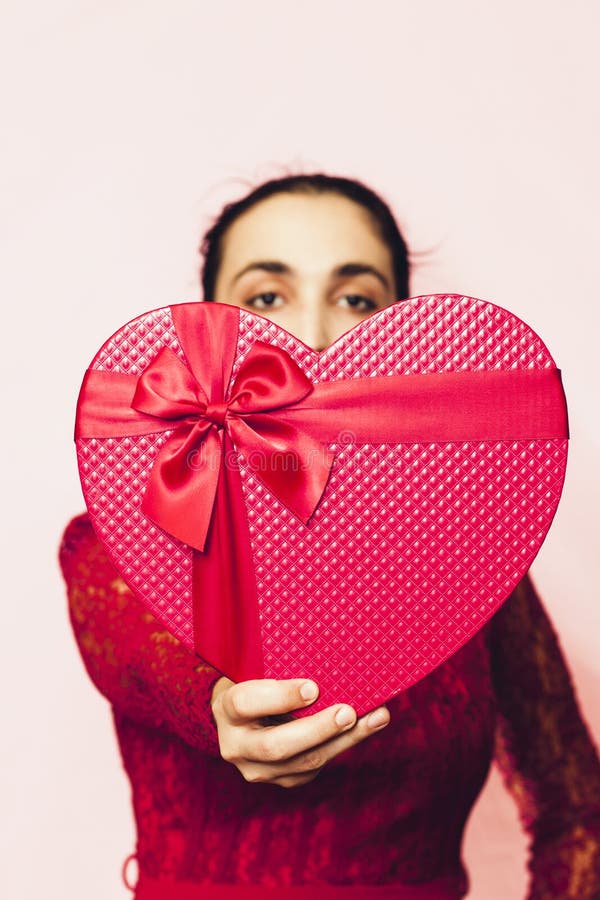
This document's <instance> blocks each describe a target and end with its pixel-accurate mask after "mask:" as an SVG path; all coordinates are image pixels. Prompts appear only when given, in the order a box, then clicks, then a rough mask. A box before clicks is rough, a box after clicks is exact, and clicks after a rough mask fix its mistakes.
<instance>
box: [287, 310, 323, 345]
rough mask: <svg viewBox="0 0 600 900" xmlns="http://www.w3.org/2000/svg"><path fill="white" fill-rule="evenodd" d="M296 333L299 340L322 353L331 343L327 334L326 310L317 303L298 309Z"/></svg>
mask: <svg viewBox="0 0 600 900" xmlns="http://www.w3.org/2000/svg"><path fill="white" fill-rule="evenodd" d="M294 334H295V335H296V337H297V338H299V340H301V341H302V342H303V343H304V344H306V345H307V346H308V347H310V348H311V349H312V350H315V351H316V352H317V353H320V352H321V350H324V349H325V348H326V347H327V346H329V344H330V343H331V342H330V340H329V338H328V334H327V322H326V315H325V310H323V309H322V308H320V307H318V306H317V307H316V308H315V305H307V306H305V307H303V309H302V310H299V311H298V315H297V317H296V322H295V328H294Z"/></svg>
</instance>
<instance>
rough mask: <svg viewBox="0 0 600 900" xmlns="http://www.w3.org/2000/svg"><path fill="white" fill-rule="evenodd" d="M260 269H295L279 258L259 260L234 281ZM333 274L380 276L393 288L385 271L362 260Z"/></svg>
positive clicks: (290, 272)
mask: <svg viewBox="0 0 600 900" xmlns="http://www.w3.org/2000/svg"><path fill="white" fill-rule="evenodd" d="M256 269H258V270H260V271H262V272H273V273H275V274H276V275H294V274H295V273H294V270H293V269H292V268H291V267H290V266H288V265H286V264H285V263H282V262H279V261H278V260H269V259H267V260H258V261H257V262H251V263H248V265H247V266H244V268H243V269H241V270H240V271H239V272H238V273H237V275H236V276H235V278H234V279H233V282H234V283H235V282H236V281H237V280H238V278H241V277H242V275H245V274H246V272H251V271H253V270H256ZM332 274H333V276H334V277H335V278H349V277H350V276H352V275H365V274H366V275H374V276H375V278H378V279H379V281H381V283H382V284H383V286H384V287H385V288H387V290H388V291H389V290H391V288H390V283H389V281H388V279H387V278H386V277H385V275H384V274H383V272H380V271H379V269H376V268H375V266H370V265H368V264H367V263H360V262H349V263H344V265H342V266H338V267H337V269H334V270H333V273H332Z"/></svg>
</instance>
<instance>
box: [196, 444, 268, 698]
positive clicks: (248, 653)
mask: <svg viewBox="0 0 600 900" xmlns="http://www.w3.org/2000/svg"><path fill="white" fill-rule="evenodd" d="M223 439H224V442H225V443H224V451H225V452H224V458H223V460H222V465H221V469H220V473H219V479H218V482H217V489H216V495H215V504H214V507H213V514H212V518H211V522H210V528H209V532H208V537H207V540H206V544H205V549H204V553H197V552H196V551H194V554H193V566H192V581H193V590H192V596H193V615H194V646H195V650H196V652H197V653H198V654H199V656H201V657H202V658H203V659H204V660H206V662H208V663H209V664H210V665H211V666H213V667H214V668H216V669H218V670H219V671H220V672H223V674H225V675H227V677H228V678H231V680H232V681H236V682H237V681H247V680H248V679H253V678H263V677H264V676H263V673H264V663H263V655H262V642H261V634H260V617H259V609H258V596H257V591H256V578H255V574H254V564H253V560H252V548H251V545H250V531H249V528H248V521H247V518H246V503H245V500H244V495H243V492H242V483H241V478H240V474H239V471H238V470H237V466H236V464H235V458H236V454H235V452H233V444H232V443H231V439H230V438H229V436H228V435H227V434H226V433H225V434H224V435H223Z"/></svg>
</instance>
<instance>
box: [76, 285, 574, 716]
mask: <svg viewBox="0 0 600 900" xmlns="http://www.w3.org/2000/svg"><path fill="white" fill-rule="evenodd" d="M75 437H76V446H77V458H78V465H79V472H80V477H81V482H82V486H83V492H84V496H85V499H86V503H87V506H88V510H89V513H90V517H91V520H92V523H93V525H94V528H95V530H96V532H97V534H98V537H99V538H100V540H101V541H102V542H103V544H104V545H105V547H106V549H107V551H108V553H109V555H110V557H111V558H112V560H113V562H114V564H115V566H116V567H117V569H118V570H119V572H120V573H121V574H122V576H123V578H124V579H125V581H126V582H127V583H128V584H129V586H130V587H131V589H132V590H133V592H134V593H135V594H136V595H137V596H138V597H139V598H140V600H142V601H143V603H144V604H145V605H146V606H147V608H148V609H149V610H150V611H151V612H152V613H153V614H154V615H155V616H156V618H157V619H158V620H159V621H160V622H161V623H163V624H164V626H165V627H167V628H168V629H169V630H170V631H171V632H172V634H174V635H175V636H176V637H177V638H179V639H180V640H181V641H182V642H183V643H184V644H185V645H186V646H188V647H189V648H192V649H194V650H195V651H196V652H197V653H198V655H199V656H201V657H202V658H204V659H205V660H206V661H208V662H209V663H210V664H211V665H213V666H214V667H215V668H217V669H218V670H219V671H221V672H223V674H225V675H227V676H228V677H230V678H232V679H233V680H234V681H239V680H243V679H247V678H263V677H264V678H293V677H310V678H313V679H315V680H316V681H317V683H318V684H319V687H320V695H319V698H318V700H317V701H316V703H315V704H313V705H312V706H311V707H310V708H309V709H308V710H306V711H305V712H306V713H308V712H315V711H316V710H318V709H321V708H324V707H325V706H328V705H329V704H331V703H334V702H342V701H343V702H348V703H350V704H352V705H353V706H354V707H355V709H356V710H357V713H358V714H359V715H361V714H363V713H364V712H366V711H368V710H369V709H371V708H373V707H374V706H376V705H378V704H379V703H382V702H385V701H386V700H388V699H389V698H390V697H392V696H393V695H395V694H397V693H399V692H400V691H402V690H404V689H406V688H408V687H409V686H410V685H412V684H414V683H415V682H416V681H418V680H419V679H421V678H423V677H424V676H426V675H427V674H428V673H429V672H430V671H431V670H432V669H434V668H435V667H436V666H438V665H440V664H441V663H442V662H443V661H444V660H445V659H447V658H448V657H449V656H450V655H451V654H452V653H454V652H455V651H456V650H458V649H459V648H460V647H461V646H462V645H463V644H464V643H466V642H467V641H468V640H469V639H470V638H471V637H472V636H473V635H474V634H475V633H476V632H477V631H478V630H479V629H480V628H481V627H482V626H483V625H484V624H485V623H486V622H487V621H488V619H489V618H490V617H491V616H492V615H493V614H494V613H495V612H496V610H497V609H498V608H499V607H500V606H501V605H502V603H503V602H504V600H505V599H506V598H507V597H508V595H509V593H510V592H511V590H512V589H513V588H514V586H515V585H516V584H517V582H518V581H519V579H520V578H521V577H522V576H523V575H524V573H525V572H526V571H527V569H528V568H529V566H530V564H531V562H532V560H533V559H534V557H535V556H536V554H537V552H538V550H539V549H540V546H541V544H542V541H543V540H544V537H545V535H546V533H547V531H548V528H549V527H550V524H551V521H552V518H553V516H554V513H555V511H556V507H557V504H558V501H559V497H560V493H561V490H562V485H563V480H564V473H565V466H566V457H567V438H568V426H567V413H566V405H565V400H564V393H563V390H562V385H561V381H560V373H559V371H558V369H557V368H556V366H555V363H554V361H553V359H552V358H551V356H550V354H549V352H548V350H547V349H546V347H545V346H544V344H543V343H542V341H541V340H540V338H539V337H538V336H537V335H536V334H535V332H534V331H532V329H531V328H529V327H528V326H527V325H526V324H524V323H523V322H522V321H521V320H519V319H517V318H516V317H515V316H514V315H512V314H511V313H510V312H508V311H506V310H504V309H502V308H500V307H498V306H496V305H494V304H491V303H487V302H484V301H482V300H477V299H475V298H472V297H465V296H459V295H454V294H451V295H448V294H443V295H442V294H435V295H431V296H422V297H414V298H411V299H409V300H406V301H403V302H398V303H395V304H393V305H392V306H389V307H387V308H385V309H383V310H381V311H380V312H378V313H376V314H373V315H371V316H369V317H368V318H366V319H364V320H362V321H361V322H360V323H359V324H357V325H356V326H355V327H354V328H352V329H351V330H350V331H348V332H346V333H345V334H344V335H343V336H342V337H341V338H339V339H338V340H337V341H336V342H335V343H334V344H332V345H331V346H330V347H328V348H327V349H326V350H324V351H322V352H321V353H316V352H315V351H313V350H311V349H310V348H309V347H307V346H306V345H305V344H303V343H302V342H300V341H298V340H297V339H296V338H294V337H293V336H292V335H290V334H289V333H287V332H286V331H284V330H283V329H281V328H280V327H278V326H277V325H275V324H274V323H273V322H271V321H269V320H268V319H266V318H264V317H262V316H258V315H255V314H254V313H251V312H249V311H246V310H241V309H239V308H238V307H234V306H230V305H227V304H222V303H182V304H176V305H174V306H170V307H164V308H162V309H157V310H153V311H151V312H148V313H145V314H144V315H141V316H139V317H138V318H136V319H133V320H132V321H130V322H128V323H127V324H126V325H124V326H123V327H122V328H120V329H119V331H117V332H116V333H115V334H114V335H113V336H112V337H111V338H110V339H109V340H108V341H106V343H105V344H104V345H103V346H102V348H101V349H100V351H99V352H98V353H97V354H96V356H95V357H94V359H93V361H92V363H91V366H90V368H89V369H88V371H87V373H86V375H85V378H84V381H83V385H82V388H81V392H80V396H79V401H78V408H77V423H76V433H75ZM299 714H300V715H301V714H303V713H299Z"/></svg>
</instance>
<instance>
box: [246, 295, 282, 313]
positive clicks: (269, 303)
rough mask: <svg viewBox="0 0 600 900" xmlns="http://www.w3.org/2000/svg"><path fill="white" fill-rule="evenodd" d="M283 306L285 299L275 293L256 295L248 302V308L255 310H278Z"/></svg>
mask: <svg viewBox="0 0 600 900" xmlns="http://www.w3.org/2000/svg"><path fill="white" fill-rule="evenodd" d="M282 305H283V297H282V296H281V294H276V293H275V291H263V293H262V294H255V295H254V297H249V298H248V300H247V301H246V306H251V307H252V308H253V309H277V308H278V307H280V306H282Z"/></svg>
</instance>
